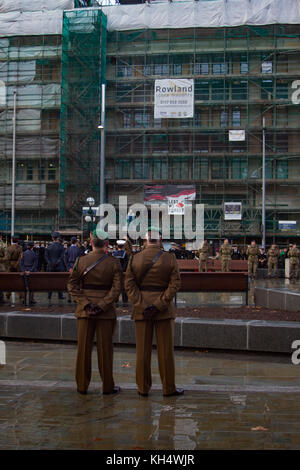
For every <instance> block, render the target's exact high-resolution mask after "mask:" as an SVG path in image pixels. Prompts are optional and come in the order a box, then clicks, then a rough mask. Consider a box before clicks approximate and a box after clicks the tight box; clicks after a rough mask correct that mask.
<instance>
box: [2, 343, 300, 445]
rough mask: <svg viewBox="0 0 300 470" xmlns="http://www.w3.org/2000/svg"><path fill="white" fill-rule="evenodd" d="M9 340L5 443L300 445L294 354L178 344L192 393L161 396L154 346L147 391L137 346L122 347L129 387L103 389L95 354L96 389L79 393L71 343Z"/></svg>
mask: <svg viewBox="0 0 300 470" xmlns="http://www.w3.org/2000/svg"><path fill="white" fill-rule="evenodd" d="M6 345H7V364H6V365H5V366H2V367H1V368H0V449H190V450H192V449H300V406H299V403H298V402H299V398H300V366H294V365H292V364H291V361H290V357H289V356H277V355H263V354H239V353H233V352H213V351H210V352H206V351H203V350H202V351H193V350H177V351H176V352H175V356H176V379H177V384H178V385H183V386H185V389H186V393H185V395H184V396H182V397H178V398H174V397H169V398H164V397H163V396H162V394H161V385H160V379H159V374H158V369H157V361H156V352H155V351H153V383H154V386H153V391H152V393H151V394H150V395H149V397H148V398H141V397H138V395H137V393H136V387H135V349H134V348H133V347H118V348H115V358H114V370H115V381H116V383H117V384H120V385H121V386H123V391H122V393H121V394H120V395H118V396H113V397H110V396H105V397H103V396H102V394H101V384H100V379H99V375H98V369H97V361H96V355H94V357H93V383H92V384H91V389H90V393H89V394H88V395H87V396H81V395H78V394H77V393H76V391H75V384H74V362H75V355H76V346H75V345H70V344H68V345H64V344H59V345H57V344H43V343H31V342H26V343H22V342H7V343H6ZM251 387H252V388H251ZM254 390H255V391H254Z"/></svg>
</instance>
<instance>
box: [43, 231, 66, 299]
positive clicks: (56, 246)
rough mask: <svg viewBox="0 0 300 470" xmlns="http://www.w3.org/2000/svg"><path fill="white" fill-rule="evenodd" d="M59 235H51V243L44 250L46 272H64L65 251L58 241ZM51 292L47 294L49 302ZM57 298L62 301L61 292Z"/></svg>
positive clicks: (54, 233)
mask: <svg viewBox="0 0 300 470" xmlns="http://www.w3.org/2000/svg"><path fill="white" fill-rule="evenodd" d="M59 237H60V234H59V233H58V232H53V233H52V240H53V243H51V244H50V245H49V246H48V247H47V248H46V250H45V258H46V261H47V271H48V272H64V271H65V270H66V267H65V261H64V255H65V249H64V247H63V245H62V244H61V243H60V242H59V241H58V239H59ZM51 297H52V291H49V292H48V299H49V301H51ZM58 298H59V299H63V298H64V297H63V295H62V292H58Z"/></svg>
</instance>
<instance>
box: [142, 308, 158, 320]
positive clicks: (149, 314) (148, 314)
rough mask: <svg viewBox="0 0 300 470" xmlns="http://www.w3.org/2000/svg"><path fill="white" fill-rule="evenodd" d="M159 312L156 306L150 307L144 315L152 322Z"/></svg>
mask: <svg viewBox="0 0 300 470" xmlns="http://www.w3.org/2000/svg"><path fill="white" fill-rule="evenodd" d="M158 312H159V310H158V308H157V307H155V305H149V307H147V308H145V310H144V312H143V315H144V318H145V320H151V319H152V318H153V317H155V315H156V314H157V313H158Z"/></svg>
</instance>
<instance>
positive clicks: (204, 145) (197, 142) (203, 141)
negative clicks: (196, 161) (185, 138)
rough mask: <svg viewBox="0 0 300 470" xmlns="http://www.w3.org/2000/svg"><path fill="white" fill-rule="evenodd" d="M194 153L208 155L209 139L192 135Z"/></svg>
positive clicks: (204, 136) (205, 136)
mask: <svg viewBox="0 0 300 470" xmlns="http://www.w3.org/2000/svg"><path fill="white" fill-rule="evenodd" d="M193 148H194V153H208V148H209V137H208V135H203V134H202V135H199V134H195V135H194V142H193Z"/></svg>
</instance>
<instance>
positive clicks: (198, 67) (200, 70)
mask: <svg viewBox="0 0 300 470" xmlns="http://www.w3.org/2000/svg"><path fill="white" fill-rule="evenodd" d="M194 74H195V75H208V74H209V60H208V56H199V57H196V62H195V64H194Z"/></svg>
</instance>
